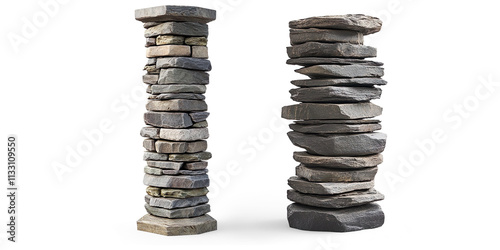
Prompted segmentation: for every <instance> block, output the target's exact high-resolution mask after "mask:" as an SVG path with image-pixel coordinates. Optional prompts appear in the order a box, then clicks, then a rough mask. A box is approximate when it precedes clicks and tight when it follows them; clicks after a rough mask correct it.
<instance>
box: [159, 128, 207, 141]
mask: <svg viewBox="0 0 500 250" xmlns="http://www.w3.org/2000/svg"><path fill="white" fill-rule="evenodd" d="M209 136H210V134H209V133H208V128H190V129H160V138H162V139H165V140H169V141H198V140H205V139H208V137H209Z"/></svg>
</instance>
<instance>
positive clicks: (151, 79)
mask: <svg viewBox="0 0 500 250" xmlns="http://www.w3.org/2000/svg"><path fill="white" fill-rule="evenodd" d="M158 77H159V76H158V75H143V76H142V81H143V82H144V83H146V84H157V83H158Z"/></svg>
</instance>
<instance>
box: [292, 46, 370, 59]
mask: <svg viewBox="0 0 500 250" xmlns="http://www.w3.org/2000/svg"><path fill="white" fill-rule="evenodd" d="M286 51H287V54H288V57H290V58H298V57H349V58H367V57H376V56H377V49H376V48H374V47H370V46H365V45H357V44H350V43H318V42H307V43H303V44H299V45H294V46H291V47H287V48H286Z"/></svg>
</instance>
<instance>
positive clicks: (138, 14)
mask: <svg viewBox="0 0 500 250" xmlns="http://www.w3.org/2000/svg"><path fill="white" fill-rule="evenodd" d="M215 17H216V12H215V10H211V9H206V8H201V7H195V6H177V5H162V6H157V7H150V8H144V9H137V10H135V19H136V20H138V21H141V22H169V21H179V22H197V23H208V22H211V21H213V20H215Z"/></svg>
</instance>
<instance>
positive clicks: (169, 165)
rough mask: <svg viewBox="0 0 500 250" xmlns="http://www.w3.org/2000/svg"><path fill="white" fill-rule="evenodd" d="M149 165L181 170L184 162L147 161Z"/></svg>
mask: <svg viewBox="0 0 500 250" xmlns="http://www.w3.org/2000/svg"><path fill="white" fill-rule="evenodd" d="M146 163H147V165H148V166H149V167H153V168H159V169H166V170H177V171H178V170H180V169H181V168H182V163H179V162H173V161H167V160H163V161H146Z"/></svg>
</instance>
